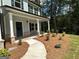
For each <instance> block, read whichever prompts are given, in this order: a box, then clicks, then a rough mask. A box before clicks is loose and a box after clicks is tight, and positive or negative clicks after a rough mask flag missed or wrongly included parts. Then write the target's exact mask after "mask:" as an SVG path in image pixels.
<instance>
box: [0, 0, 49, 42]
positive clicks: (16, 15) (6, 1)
mask: <svg viewBox="0 0 79 59" xmlns="http://www.w3.org/2000/svg"><path fill="white" fill-rule="evenodd" d="M42 22H46V25H48V29H46V30H50V26H49V19H48V18H47V17H43V15H42V13H41V6H40V0H0V40H1V39H5V40H8V39H10V40H11V43H13V42H14V41H15V40H16V38H18V37H27V36H30V35H36V34H41V31H42V30H41V29H42V28H44V27H43V25H42Z"/></svg>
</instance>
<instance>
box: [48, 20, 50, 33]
mask: <svg viewBox="0 0 79 59" xmlns="http://www.w3.org/2000/svg"><path fill="white" fill-rule="evenodd" d="M48 31H49V32H50V20H48Z"/></svg>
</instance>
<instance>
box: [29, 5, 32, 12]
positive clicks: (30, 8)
mask: <svg viewBox="0 0 79 59" xmlns="http://www.w3.org/2000/svg"><path fill="white" fill-rule="evenodd" d="M28 11H29V12H30V13H33V7H32V6H31V5H28Z"/></svg>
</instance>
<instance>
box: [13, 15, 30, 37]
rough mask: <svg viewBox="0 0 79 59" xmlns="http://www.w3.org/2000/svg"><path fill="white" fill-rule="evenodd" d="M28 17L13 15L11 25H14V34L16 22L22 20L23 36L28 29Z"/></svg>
mask: <svg viewBox="0 0 79 59" xmlns="http://www.w3.org/2000/svg"><path fill="white" fill-rule="evenodd" d="M27 21H28V19H27V18H23V17H18V16H13V22H14V23H13V25H14V33H15V35H16V22H22V31H23V36H24V37H25V36H26V34H27V33H28V32H29V30H28V28H29V27H28V22H27Z"/></svg>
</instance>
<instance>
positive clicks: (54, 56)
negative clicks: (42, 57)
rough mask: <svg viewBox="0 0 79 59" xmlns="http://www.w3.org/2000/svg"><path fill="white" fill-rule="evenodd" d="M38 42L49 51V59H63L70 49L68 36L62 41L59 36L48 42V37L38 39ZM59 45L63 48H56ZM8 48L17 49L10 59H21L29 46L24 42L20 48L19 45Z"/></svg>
mask: <svg viewBox="0 0 79 59" xmlns="http://www.w3.org/2000/svg"><path fill="white" fill-rule="evenodd" d="M37 40H39V41H41V42H42V43H44V45H45V47H46V50H47V59H63V57H64V55H65V53H66V52H67V50H68V47H69V42H68V36H67V35H65V36H64V37H63V38H62V40H59V34H58V35H57V36H56V37H51V39H50V40H48V41H46V40H47V37H46V36H41V37H37ZM57 43H61V48H55V47H54V46H55V45H56V44H57ZM6 47H7V48H10V47H17V48H16V49H15V50H13V51H11V52H10V54H11V56H10V57H9V58H10V59H20V58H21V57H22V56H23V55H24V54H25V53H26V52H27V50H28V47H29V45H28V44H27V43H25V42H23V43H22V45H20V46H19V45H18V44H13V45H11V44H9V43H7V44H6Z"/></svg>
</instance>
